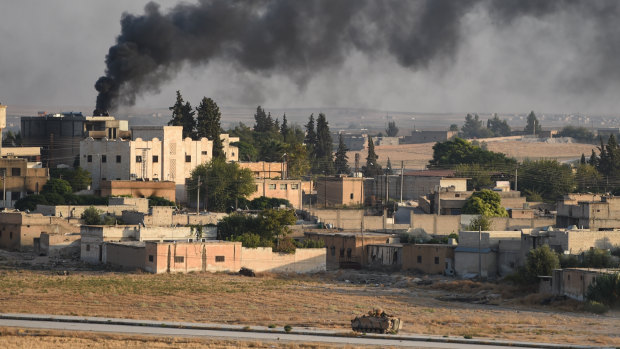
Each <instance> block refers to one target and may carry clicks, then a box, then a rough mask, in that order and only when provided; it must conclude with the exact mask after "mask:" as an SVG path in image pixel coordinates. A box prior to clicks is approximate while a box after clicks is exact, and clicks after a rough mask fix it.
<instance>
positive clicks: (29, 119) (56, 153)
mask: <svg viewBox="0 0 620 349" xmlns="http://www.w3.org/2000/svg"><path fill="white" fill-rule="evenodd" d="M128 124H129V123H128V121H127V120H116V119H115V118H114V117H113V116H84V115H82V113H73V112H68V113H58V114H48V115H45V116H25V117H22V118H21V135H22V141H23V144H24V146H32V147H41V148H42V154H41V161H42V162H43V164H44V166H45V167H49V168H54V167H57V166H58V165H66V166H70V167H73V164H74V162H75V161H76V159H77V157H78V156H79V155H80V142H81V141H82V139H84V138H86V137H91V138H93V139H104V138H105V139H108V140H113V139H117V138H129V129H128Z"/></svg>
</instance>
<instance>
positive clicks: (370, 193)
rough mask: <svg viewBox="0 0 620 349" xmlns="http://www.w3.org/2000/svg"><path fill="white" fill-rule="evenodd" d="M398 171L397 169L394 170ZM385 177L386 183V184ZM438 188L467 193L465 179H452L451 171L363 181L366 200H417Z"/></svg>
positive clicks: (426, 172) (405, 173) (436, 171)
mask: <svg viewBox="0 0 620 349" xmlns="http://www.w3.org/2000/svg"><path fill="white" fill-rule="evenodd" d="M394 170H395V171H399V170H398V169H396V168H395V169H394ZM386 177H387V182H386ZM438 188H453V189H452V190H454V191H457V192H464V191H467V178H456V177H454V171H452V170H425V171H408V172H404V175H403V176H402V178H401V175H400V174H397V175H389V176H385V175H381V176H378V177H376V178H366V179H365V180H364V194H365V195H366V199H370V198H371V197H374V198H375V199H383V200H385V196H386V194H387V195H388V198H389V199H393V200H400V198H401V194H402V198H403V200H418V199H419V198H420V197H421V196H424V195H426V194H428V193H432V192H434V191H436V190H437V189H438Z"/></svg>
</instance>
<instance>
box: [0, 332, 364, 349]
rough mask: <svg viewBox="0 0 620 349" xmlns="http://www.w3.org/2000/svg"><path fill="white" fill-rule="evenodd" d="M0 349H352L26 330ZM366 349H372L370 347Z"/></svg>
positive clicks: (6, 335)
mask: <svg viewBox="0 0 620 349" xmlns="http://www.w3.org/2000/svg"><path fill="white" fill-rule="evenodd" d="M0 347H2V348H7V349H8V348H32V349H39V348H41V349H47V348H57V349H65V348H66V349H72V348H119V349H121V348H162V349H167V348H189V349H193V348H204V349H235V348H259V349H260V348H276V349H278V348H283V349H284V348H292V349H306V348H307V349H328V348H329V349H332V348H343V349H344V348H353V346H348V345H346V346H339V345H326V344H310V343H309V344H296V343H290V342H283V343H278V342H271V341H270V342H263V341H232V340H224V339H197V338H183V337H164V338H162V337H151V336H140V335H118V334H106V333H87V332H77V331H50V330H23V329H16V328H9V327H6V328H1V327H0ZM365 348H372V346H368V347H365Z"/></svg>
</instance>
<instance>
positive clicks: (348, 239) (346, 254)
mask: <svg viewBox="0 0 620 349" xmlns="http://www.w3.org/2000/svg"><path fill="white" fill-rule="evenodd" d="M304 235H305V236H306V238H308V239H313V240H322V241H323V242H324V243H325V249H326V250H327V269H328V270H333V269H339V268H356V269H359V268H362V267H363V266H365V265H367V261H368V256H367V252H368V251H367V246H368V245H373V244H374V245H380V244H389V243H392V242H394V238H395V235H393V234H377V233H319V232H305V233H304Z"/></svg>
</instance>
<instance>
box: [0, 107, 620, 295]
mask: <svg viewBox="0 0 620 349" xmlns="http://www.w3.org/2000/svg"><path fill="white" fill-rule="evenodd" d="M5 117H6V115H5V107H4V106H0V128H2V127H4V124H3V123H4V120H5ZM21 126H22V131H21V132H22V138H23V142H24V144H25V145H27V147H11V148H2V149H1V154H2V157H1V158H0V169H1V171H2V175H3V178H5V180H3V183H4V184H3V185H4V186H5V188H4V190H5V192H6V194H5V195H4V197H3V199H4V201H3V203H4V205H3V206H4V207H5V210H4V212H0V248H3V249H10V250H20V251H24V250H33V251H35V252H36V253H38V254H42V255H48V256H79V258H80V259H81V260H82V261H84V262H86V263H90V264H95V265H111V266H115V267H119V268H124V269H129V270H134V269H141V270H144V271H147V272H152V273H162V272H191V271H238V270H239V269H240V268H241V267H246V268H250V269H253V270H254V271H258V272H260V271H281V272H316V271H321V270H331V269H339V268H368V269H381V270H403V271H414V272H419V273H426V274H444V275H449V276H453V275H454V276H457V277H466V278H467V277H482V278H495V277H498V276H500V277H501V276H505V275H508V274H510V273H512V272H514V271H515V270H516V268H518V267H519V266H522V265H523V264H524V263H525V260H526V256H527V254H528V252H529V251H530V250H531V249H533V248H536V247H539V246H541V245H549V246H550V247H551V248H553V249H554V250H556V251H557V252H559V253H562V254H574V255H578V254H580V253H583V252H584V251H588V250H589V249H591V248H602V249H611V248H615V247H617V246H620V198H615V197H613V196H601V195H593V194H567V195H566V196H564V198H563V199H562V200H559V201H558V202H557V205H549V204H543V203H528V202H526V201H525V198H524V197H522V196H521V194H520V192H518V191H515V190H511V187H510V183H508V182H497V183H496V187H495V188H494V189H493V190H494V191H495V192H497V193H498V194H499V196H500V198H501V205H502V206H503V207H505V208H506V210H507V211H508V213H509V216H508V217H494V218H491V229H489V231H482V232H478V231H468V228H467V227H468V226H469V224H470V222H471V220H472V219H474V218H476V217H475V216H472V215H465V214H462V213H461V210H462V208H463V206H464V204H465V202H466V201H467V199H468V198H469V197H470V196H471V195H472V193H473V192H472V191H468V190H467V180H468V179H467V178H458V177H456V176H455V174H454V172H453V171H449V170H424V171H402V172H401V173H399V174H398V175H382V176H377V177H376V178H363V177H362V176H361V175H359V174H356V175H354V176H344V175H341V176H331V177H329V176H324V177H319V178H318V179H315V182H313V181H311V180H302V179H289V178H288V176H287V171H288V169H287V166H286V163H285V162H238V157H239V154H238V149H237V148H236V147H235V146H234V144H235V142H237V141H238V139H237V138H235V137H230V136H229V135H226V134H222V135H221V139H222V143H223V145H224V152H225V154H226V159H227V161H235V162H238V163H239V165H240V166H241V167H243V168H247V169H249V170H250V171H252V173H253V174H254V177H255V179H254V181H255V183H254V184H255V186H256V192H255V193H254V194H253V195H252V197H250V198H249V199H252V198H255V197H261V196H266V197H275V198H281V199H286V200H288V201H289V202H290V203H291V205H292V206H293V207H294V208H295V209H296V210H297V213H298V216H299V217H300V218H302V217H303V221H304V223H305V225H299V226H295V227H293V228H294V229H293V230H294V231H295V234H294V236H293V237H294V238H295V239H310V240H321V241H323V242H324V244H325V248H313V249H297V250H296V252H295V253H292V254H284V253H275V252H273V251H272V250H271V249H268V248H258V249H256V248H246V247H243V246H241V243H239V242H228V241H218V240H216V237H217V233H216V228H215V226H214V225H215V224H216V223H217V222H218V221H219V220H220V219H222V218H223V217H224V216H226V214H223V213H207V212H203V213H201V214H188V213H183V212H181V211H178V210H177V209H176V208H175V207H158V206H155V207H149V205H148V199H147V197H149V196H151V195H156V196H161V197H165V198H167V199H169V200H171V201H176V202H180V203H185V204H186V205H188V206H189V205H191V203H188V202H187V201H188V200H187V196H188V195H187V193H186V189H185V188H186V186H185V181H186V179H187V178H188V177H189V174H190V173H191V171H192V170H193V169H194V168H195V167H196V166H198V165H199V164H201V163H204V162H207V161H209V160H210V159H211V156H212V152H211V151H212V146H213V144H212V141H211V140H208V139H206V138H203V139H200V140H192V139H189V138H185V139H184V138H183V137H182V128H181V127H180V126H135V127H131V128H129V126H128V123H127V122H126V121H123V120H115V119H114V117H111V116H96V117H90V116H82V115H81V114H75V113H65V114H53V115H41V116H38V117H24V118H22V121H21ZM415 136H422V135H415ZM427 136H428V137H431V136H432V137H435V138H437V137H439V138H442V137H444V135H437V134H429V135H427ZM445 136H446V137H448V136H449V135H448V134H446V135H445ZM432 137H431V138H432ZM435 138H432V140H429V141H437V140H442V139H443V138H442V139H435ZM429 139H430V138H429ZM78 163H79V165H80V166H81V167H82V168H84V169H86V170H88V171H89V172H90V174H91V176H92V187H91V188H90V191H88V192H89V193H94V194H99V195H104V196H111V197H110V201H109V204H108V205H102V206H96V208H97V209H98V210H100V211H101V212H103V213H105V214H108V215H111V216H115V217H117V218H119V219H120V220H121V221H122V222H123V225H109V226H90V225H84V224H82V223H83V222H82V221H81V219H80V216H81V214H82V212H84V210H85V209H87V208H88V207H89V206H76V205H63V206H48V205H38V206H37V209H36V210H35V211H34V212H19V211H15V210H10V208H11V207H12V206H13V204H14V202H15V201H16V200H18V199H19V198H21V197H23V196H25V195H28V194H31V193H37V192H39V190H40V189H41V188H42V186H43V185H44V184H45V183H46V182H47V180H48V179H49V168H50V167H71V166H73V165H74V164H78ZM394 201H396V202H398V203H399V204H398V206H397V209H396V210H395V212H394V213H391V212H388V209H387V206H388V205H386V203H389V202H394ZM325 227H327V228H328V229H325ZM451 234H456V235H458V241H457V239H456V235H451ZM403 238H406V239H403ZM602 272H610V271H592V270H585V269H571V270H564V271H562V270H560V271H557V272H554V275H552V276H548V277H547V278H543V282H542V285H543V286H544V287H546V289H548V290H550V291H553V292H555V293H558V294H567V295H570V296H573V297H575V298H580V297H581V298H583V293H584V292H585V291H582V292H581V293H580V292H579V287H581V289H582V290H583V289H587V285H586V284H585V283H587V282H591V280H593V278H594V277H596V276H588V275H590V274H592V275H596V274H597V273H602ZM575 273H576V274H575ZM580 273H581V274H583V275H581V274H580ZM577 274H579V275H580V276H576V275H577ZM576 279H578V280H579V282H581V284H576V286H575V285H573V284H574V283H575V282H577V281H576ZM584 280H585V281H584ZM588 280H589V281H588ZM584 285H585V286H584Z"/></svg>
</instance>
